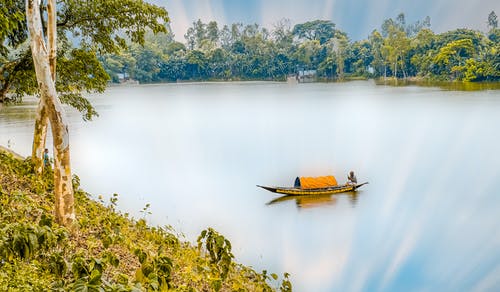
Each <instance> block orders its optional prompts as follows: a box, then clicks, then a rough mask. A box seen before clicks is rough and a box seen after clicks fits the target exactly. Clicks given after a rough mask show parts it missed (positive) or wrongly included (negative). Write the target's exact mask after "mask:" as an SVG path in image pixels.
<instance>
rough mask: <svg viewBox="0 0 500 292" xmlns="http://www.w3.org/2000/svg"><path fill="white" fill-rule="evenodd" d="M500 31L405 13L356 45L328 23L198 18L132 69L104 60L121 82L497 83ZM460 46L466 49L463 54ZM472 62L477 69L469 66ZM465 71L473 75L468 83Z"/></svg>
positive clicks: (137, 56) (155, 43)
mask: <svg viewBox="0 0 500 292" xmlns="http://www.w3.org/2000/svg"><path fill="white" fill-rule="evenodd" d="M490 18H491V17H490ZM492 23H493V22H492ZM499 31H500V30H499V29H498V28H491V29H490V31H489V32H488V35H487V36H486V35H484V34H483V33H481V32H479V31H475V30H470V29H456V30H452V31H448V32H445V33H442V34H434V32H433V31H432V30H431V29H430V18H429V17H426V18H424V19H423V20H420V21H416V22H413V23H408V22H407V20H406V17H405V15H404V14H403V13H401V14H399V15H397V17H396V18H394V19H392V18H389V19H386V20H384V22H383V23H382V26H381V30H380V32H379V31H377V30H374V31H373V33H372V34H371V35H370V36H369V38H368V39H367V40H361V41H356V42H352V41H350V40H349V38H348V36H347V34H346V33H345V32H342V31H340V30H338V29H336V28H335V24H334V23H332V22H330V21H323V20H316V21H309V22H305V23H299V24H297V25H295V26H294V27H293V29H290V22H289V21H287V20H282V21H280V22H278V23H277V24H275V25H274V27H273V30H271V31H268V30H267V29H265V28H261V27H259V26H258V25H256V24H252V25H243V24H240V23H234V24H232V25H230V26H227V25H226V26H224V27H222V28H219V26H218V25H217V23H216V22H214V21H212V22H209V23H203V22H202V21H201V20H198V21H196V22H193V24H192V26H191V27H190V28H189V29H188V31H187V32H186V34H185V35H184V37H185V39H186V42H187V44H186V45H183V44H181V43H178V42H176V41H174V40H173V39H171V38H170V39H169V38H167V37H165V36H159V37H157V38H153V37H152V38H148V39H146V42H145V45H144V47H137V46H129V50H128V51H129V53H130V52H131V54H129V55H128V56H130V58H131V59H127V62H126V63H127V64H129V65H127V66H125V65H124V62H122V61H121V59H122V58H123V57H122V56H123V54H119V55H105V56H103V57H102V60H103V62H104V67H105V68H106V70H107V72H108V74H110V75H111V76H113V80H114V81H115V82H121V81H123V80H119V78H118V74H124V73H127V75H128V76H129V77H130V78H132V79H135V80H137V81H139V82H141V83H149V82H165V81H167V82H172V81H179V80H254V79H258V80H285V79H286V76H287V75H296V74H297V73H298V72H297V71H300V70H316V71H317V76H318V78H320V79H323V80H325V79H330V80H332V79H335V80H337V79H343V78H353V77H364V78H368V77H375V78H376V77H393V78H394V77H395V78H405V79H406V78H415V77H416V78H426V79H439V80H456V79H464V80H465V79H467V80H474V81H482V80H488V81H494V80H499V77H498V74H497V73H496V72H497V71H495V70H496V69H495V68H496V67H495V64H496V63H495V62H496V58H495V57H494V56H492V55H491V53H489V52H491V50H492V49H493V48H495V47H496V46H497V44H498V40H500V33H499ZM466 40H470V41H471V46H469V45H465V44H464V42H469V41H466ZM469 44H470V43H469ZM464 45H465V46H464ZM460 46H462V47H463V49H462V50H458V48H459V47H460ZM468 59H474V60H475V61H476V62H477V63H478V64H479V65H477V66H472V65H471V64H469V66H468V67H467V68H465V67H464V66H466V61H467V60H468ZM491 68H493V70H491ZM474 70H478V72H475V71H474ZM467 71H469V73H468V76H469V77H465V72H467ZM479 71H481V72H479ZM473 75H475V76H476V77H477V78H473Z"/></svg>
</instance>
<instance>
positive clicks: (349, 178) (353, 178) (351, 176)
mask: <svg viewBox="0 0 500 292" xmlns="http://www.w3.org/2000/svg"><path fill="white" fill-rule="evenodd" d="M346 184H347V185H356V184H358V179H357V178H356V175H354V171H352V170H351V171H350V172H349V175H348V176H347V183H346Z"/></svg>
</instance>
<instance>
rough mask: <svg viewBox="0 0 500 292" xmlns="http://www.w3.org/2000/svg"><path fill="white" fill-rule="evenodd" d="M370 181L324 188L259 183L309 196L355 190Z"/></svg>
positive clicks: (281, 190)
mask: <svg viewBox="0 0 500 292" xmlns="http://www.w3.org/2000/svg"><path fill="white" fill-rule="evenodd" d="M367 183H368V182H364V183H361V184H356V185H342V186H331V187H324V188H315V189H303V188H297V187H293V188H292V187H267V186H260V185H257V186H258V187H259V188H263V189H264V190H268V191H270V192H273V193H277V194H283V195H287V196H307V195H332V194H337V193H345V192H354V191H356V190H357V189H359V188H360V187H362V186H364V185H366V184H367Z"/></svg>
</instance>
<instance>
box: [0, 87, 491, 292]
mask: <svg viewBox="0 0 500 292" xmlns="http://www.w3.org/2000/svg"><path fill="white" fill-rule="evenodd" d="M89 99H90V100H91V101H92V102H93V104H94V105H95V107H96V109H97V111H98V112H99V114H100V116H99V117H98V118H95V119H94V120H93V121H92V122H84V121H83V120H82V119H81V116H80V115H79V114H78V113H77V112H75V111H74V110H70V109H68V117H69V123H70V134H71V141H70V143H71V150H72V152H71V154H72V166H73V171H74V173H76V174H78V175H79V177H80V179H81V183H82V187H83V188H84V189H85V190H86V191H88V192H90V193H92V194H93V195H94V197H97V196H98V195H100V194H102V195H104V196H105V197H109V196H110V195H112V194H113V193H118V194H119V201H118V205H119V209H120V210H121V211H122V212H127V213H130V214H131V215H133V216H134V217H136V218H143V217H144V218H146V220H147V221H148V222H150V223H151V224H156V225H169V226H172V227H173V228H174V229H175V230H176V231H177V232H178V233H180V234H182V235H183V236H185V238H186V240H189V241H191V242H194V241H195V240H196V237H197V236H198V235H199V232H200V231H201V230H202V229H204V228H206V227H208V226H211V227H214V228H215V229H216V230H218V231H219V232H221V233H222V234H223V235H224V236H226V237H227V238H228V239H229V240H230V241H231V243H232V246H233V252H234V254H235V256H236V260H237V261H238V262H241V263H243V264H246V265H250V266H252V267H254V268H255V269H256V270H258V271H261V270H263V269H266V270H268V271H269V272H275V273H279V274H282V273H283V272H288V273H290V274H291V280H292V283H293V285H294V286H293V287H294V291H414V290H419V291H421V290H424V291H425V290H432V291H495V290H496V291H499V290H500V215H499V214H500V211H499V210H500V154H499V152H500V90H482V91H468V92H465V91H450V90H443V89H440V88H437V87H418V86H404V87H391V86H380V85H375V84H374V83H373V82H372V81H355V82H347V83H329V84H327V83H315V84H298V85H289V84H286V83H272V82H241V83H238V82H233V83H186V84H161V85H141V86H138V85H137V86H121V87H111V88H109V89H108V90H107V91H106V93H105V94H102V95H91V96H89ZM34 109H35V101H34V100H29V99H28V100H27V101H26V102H25V103H23V104H20V105H14V106H9V107H4V108H3V109H2V110H1V112H0V144H1V145H4V146H7V145H8V144H9V145H10V146H11V148H12V149H14V150H15V151H17V152H18V153H20V154H22V155H29V153H30V147H31V139H32V137H31V133H32V129H33V118H34ZM49 149H50V148H49ZM50 153H51V154H52V150H50ZM350 170H354V171H355V172H356V175H357V177H358V181H361V182H364V181H368V182H369V184H368V185H365V186H363V187H362V188H361V190H360V191H359V192H357V193H356V194H339V195H331V196H323V197H320V198H313V199H309V198H305V199H300V200H299V199H297V200H295V199H293V200H284V201H280V202H278V203H273V204H268V203H269V202H270V201H271V200H273V199H275V198H277V196H276V195H275V194H273V193H270V192H267V191H265V190H262V189H259V188H257V187H256V185H257V184H261V185H288V186H290V185H292V184H293V181H294V179H295V177H296V176H319V175H329V174H333V175H335V176H336V177H337V179H338V180H339V181H340V182H345V180H346V175H347V173H348V171H350ZM146 204H150V207H149V208H147V210H145V211H144V210H143V208H144V207H145V206H146ZM141 211H142V212H141ZM149 213H151V214H149Z"/></svg>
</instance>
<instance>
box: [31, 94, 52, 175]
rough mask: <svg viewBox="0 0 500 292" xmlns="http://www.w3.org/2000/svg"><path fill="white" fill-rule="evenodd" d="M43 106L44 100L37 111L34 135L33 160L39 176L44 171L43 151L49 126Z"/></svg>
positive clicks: (45, 108)
mask: <svg viewBox="0 0 500 292" xmlns="http://www.w3.org/2000/svg"><path fill="white" fill-rule="evenodd" d="M43 104H44V103H43V100H42V98H40V102H39V104H38V108H37V109H36V117H35V131H34V133H33V148H32V152H31V159H32V161H33V164H34V166H35V172H36V173H37V174H41V173H42V171H43V167H44V163H43V150H44V149H45V141H46V140H47V128H48V126H49V118H48V113H47V107H45V106H43Z"/></svg>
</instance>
